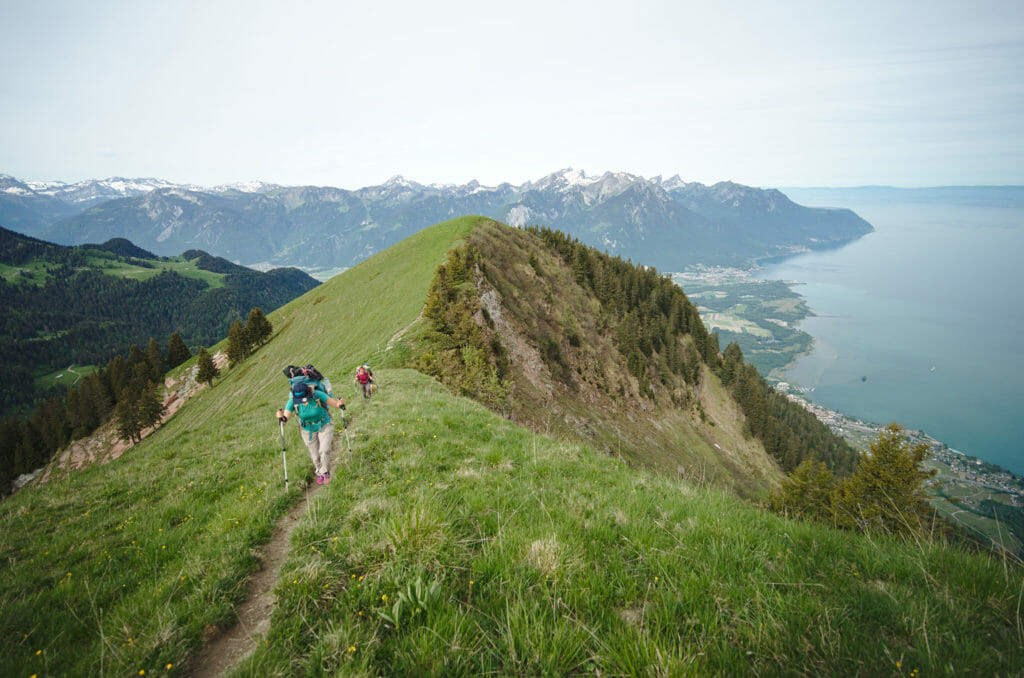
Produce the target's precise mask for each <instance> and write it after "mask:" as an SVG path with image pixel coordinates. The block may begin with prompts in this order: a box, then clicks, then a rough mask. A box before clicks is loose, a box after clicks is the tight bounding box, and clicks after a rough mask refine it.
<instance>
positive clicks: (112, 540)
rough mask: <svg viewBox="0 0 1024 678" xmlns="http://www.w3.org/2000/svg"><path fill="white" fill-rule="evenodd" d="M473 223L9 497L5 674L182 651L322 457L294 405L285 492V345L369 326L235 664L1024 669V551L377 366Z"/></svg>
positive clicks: (623, 670) (331, 289)
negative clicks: (802, 509)
mask: <svg viewBox="0 0 1024 678" xmlns="http://www.w3.org/2000/svg"><path fill="white" fill-rule="evenodd" d="M476 223H477V220H476V219H473V218H468V219H461V220H456V221H453V222H446V223H444V224H440V225H438V226H436V227H433V228H431V229H427V230H425V231H422V232H420V233H419V234H417V235H416V236H414V237H412V238H410V239H408V240H406V241H403V242H402V243H400V244H399V245H397V246H395V247H393V248H391V249H389V250H387V251H385V252H382V253H381V254H379V255H377V256H376V257H374V258H372V259H370V260H368V261H366V262H364V263H362V264H360V265H359V266H357V267H355V268H353V269H351V270H349V271H347V272H346V273H344V274H342V275H340V276H338V277H336V278H334V279H332V280H331V281H330V282H328V283H326V284H324V285H322V286H321V287H319V288H317V289H315V290H313V291H312V292H310V293H309V294H307V295H305V296H304V297H301V298H299V299H297V300H295V301H294V302H292V303H290V304H289V305H287V306H286V307H284V308H282V309H280V310H279V311H277V312H275V313H274V314H272V315H271V316H270V317H271V320H272V321H273V323H274V325H275V328H276V329H277V333H276V334H275V337H274V338H273V340H272V341H271V342H270V343H268V344H267V345H266V346H265V347H264V348H263V349H261V350H260V351H259V352H258V353H256V354H255V355H254V356H252V357H251V358H249V359H248V360H247V361H246V362H245V363H243V364H242V365H240V366H238V367H236V368H234V369H233V370H231V371H229V372H228V373H227V374H226V375H225V376H224V378H223V379H222V380H220V381H218V382H217V384H216V386H215V387H214V388H213V389H204V390H202V391H201V392H200V393H199V394H198V395H196V396H195V397H194V398H193V399H192V400H190V401H189V402H188V404H187V405H186V406H185V407H184V408H183V409H182V410H181V411H180V412H179V413H178V414H177V415H176V416H175V417H174V418H173V419H171V420H170V421H169V422H168V423H167V424H166V425H165V426H164V427H163V428H162V429H161V430H160V431H158V432H157V433H155V434H154V435H152V436H151V437H149V438H147V439H146V440H145V441H143V443H142V444H140V445H138V446H136V447H135V448H133V449H132V450H131V451H130V452H128V453H127V454H125V455H124V456H123V457H121V458H120V459H118V460H116V461H114V462H112V463H110V464H107V465H103V466H96V467H93V468H89V469H86V470H83V471H82V472H80V473H77V474H74V475H72V476H71V477H69V478H67V479H64V480H61V481H58V482H55V483H52V484H50V485H47V486H43V487H33V488H28V489H26V490H24V491H21V492H19V493H18V494H16V495H14V496H13V497H11V498H10V499H8V500H7V501H5V502H3V504H0V563H2V565H0V567H2V570H0V637H2V638H3V641H2V643H0V675H4V676H8V675H10V676H20V675H25V676H28V675H32V674H36V675H40V676H42V675H83V676H84V675H107V674H112V675H142V674H141V672H143V671H144V672H145V675H147V676H152V675H179V674H183V673H185V672H186V671H187V667H188V662H189V661H190V659H191V658H192V657H194V656H195V653H196V652H197V651H198V649H199V647H200V646H201V644H202V639H203V637H204V635H205V634H206V633H208V632H209V630H210V629H211V628H212V627H216V626H225V625H227V624H230V623H231V621H232V620H233V616H234V612H233V609H234V605H235V604H236V603H237V602H238V601H239V599H240V598H241V597H242V595H243V592H244V588H245V587H244V583H245V579H246V577H247V575H248V574H249V573H251V572H252V571H253V570H254V569H255V568H256V567H258V555H257V554H258V548H259V545H260V544H261V543H263V542H265V541H266V540H267V539H268V538H269V536H270V534H271V531H272V529H273V526H274V524H275V523H276V521H277V520H278V519H279V518H280V517H281V516H282V515H283V514H284V513H285V512H286V511H287V509H288V507H289V506H291V505H294V504H295V503H296V502H297V501H298V499H299V493H300V489H299V488H298V485H299V484H300V483H299V480H300V479H301V478H303V477H305V478H306V479H308V478H309V474H310V464H309V461H308V457H307V454H306V451H305V448H304V447H302V446H301V444H300V443H299V442H298V439H297V435H296V433H295V431H294V429H292V430H289V431H287V434H288V438H287V445H288V461H289V476H290V478H291V480H292V485H291V491H290V492H289V493H286V492H285V490H284V486H283V482H282V469H281V450H280V445H281V443H280V436H279V429H278V427H277V425H276V422H275V421H274V420H273V416H272V412H273V410H274V409H275V408H277V407H279V406H280V405H281V403H282V401H283V399H284V398H283V397H282V396H283V395H284V391H285V389H284V380H283V377H282V376H281V373H280V370H281V367H283V366H284V365H286V364H288V363H296V364H297V363H305V362H313V363H314V364H316V365H317V366H318V367H320V368H321V369H322V370H324V371H325V372H326V373H327V374H328V375H329V376H331V377H333V380H334V382H335V392H336V393H338V392H344V391H345V390H346V389H348V388H349V386H348V384H349V383H350V382H349V380H350V379H351V374H352V369H353V368H354V367H355V365H357V364H358V363H359V362H361V361H362V360H364V359H365V358H366V357H367V356H368V355H370V354H372V353H373V352H375V351H381V353H380V354H378V355H377V356H375V357H374V358H373V363H374V365H375V373H376V374H377V376H378V379H379V381H380V382H381V384H382V387H381V389H380V391H379V393H378V395H377V397H375V398H374V399H373V400H372V401H369V402H365V401H362V400H355V401H353V402H352V407H351V408H350V415H351V426H350V433H351V434H352V451H351V454H349V453H348V452H347V451H346V450H345V442H344V436H343V435H342V433H341V431H339V432H338V434H337V436H336V442H335V450H336V451H337V452H338V455H337V456H338V463H337V466H336V469H335V479H334V481H333V482H332V483H331V484H329V485H327V486H325V487H323V488H322V489H321V491H320V492H319V493H318V494H317V495H316V496H315V497H314V498H313V499H312V501H311V503H310V506H309V510H308V512H307V515H306V516H305V518H304V519H303V521H302V523H301V524H300V525H299V526H298V528H297V529H296V531H295V532H294V533H293V536H292V553H291V556H290V557H289V560H288V561H287V562H286V564H285V567H284V570H283V572H282V576H281V577H280V580H279V582H278V584H277V587H276V593H277V604H276V607H275V610H274V613H273V616H272V619H271V627H270V631H269V634H268V636H267V638H266V642H265V643H264V644H263V645H261V646H259V647H258V649H257V651H256V653H255V654H254V655H253V656H252V657H251V658H249V659H248V660H247V661H246V662H245V663H244V664H243V665H242V666H241V667H239V669H238V673H239V674H240V675H280V676H293V675H445V676H448V675H478V674H481V673H492V674H498V675H540V674H545V675H572V674H594V675H608V674H614V675H708V674H713V675H743V674H769V675H779V674H783V675H821V674H827V675H926V674H940V675H979V676H980V675H984V676H991V675H1017V674H1020V673H1021V672H1022V671H1024V650H1022V643H1024V636H1022V633H1024V631H1022V629H1024V621H1022V618H1021V594H1022V591H1024V578H1022V576H1021V573H1020V572H1019V571H1018V570H1015V569H1012V568H1010V567H1008V566H1006V565H1005V564H1004V563H1001V562H997V561H994V560H991V559H988V558H984V557H980V556H976V555H966V554H964V553H962V552H959V551H956V550H952V549H949V548H944V547H941V546H933V545H927V544H922V545H914V544H905V543H896V542H890V541H886V540H868V539H865V538H860V537H856V536H851V535H848V534H843V533H838V532H835V531H832V530H829V529H827V528H825V527H822V526H815V525H809V524H804V523H798V522H793V521H788V520H784V519H782V518H779V517H776V516H774V515H771V514H767V513H764V512H762V511H760V510H757V509H756V508H754V507H752V506H750V505H748V504H746V503H744V502H742V501H740V500H738V499H736V498H735V497H733V496H731V495H728V494H726V493H724V492H719V491H715V490H708V489H701V488H698V487H696V486H694V485H692V484H689V483H686V482H684V481H681V480H673V479H668V478H666V477H665V476H658V475H653V474H651V473H648V472H645V471H639V470H634V469H631V468H629V467H627V466H626V464H624V463H623V462H621V461H619V460H617V459H615V458H613V457H609V456H608V455H606V454H603V453H598V452H595V451H594V450H593V449H591V448H589V447H586V446H582V445H576V444H569V443H565V442H559V441H555V440H553V439H551V438H548V437H544V436H540V435H537V434H534V433H532V432H529V431H527V430H525V429H523V428H520V427H518V426H516V425H514V424H513V423H511V422H508V421H506V420H503V419H501V418H499V417H497V416H496V415H494V414H492V413H491V412H489V411H487V410H485V409H484V408H482V407H481V406H480V405H478V404H477V403H475V402H473V401H470V400H467V399H464V398H458V397H453V396H452V395H450V394H449V393H448V392H447V391H446V390H445V389H443V388H442V387H441V386H440V385H438V384H437V383H435V382H434V381H432V380H431V379H429V378H427V377H425V376H423V375H421V374H418V373H416V372H413V371H411V370H404V369H387V368H386V367H385V368H378V367H377V366H378V365H387V363H388V362H390V361H391V360H392V359H391V358H389V357H387V356H390V354H391V353H393V352H397V351H400V350H401V349H395V351H392V352H385V351H383V349H384V346H385V345H386V344H387V342H388V340H389V339H390V338H392V337H394V336H395V335H397V334H399V333H400V332H401V331H402V330H403V329H405V328H407V327H408V326H409V325H410V324H411V323H413V322H414V320H415V318H416V317H417V315H418V313H419V311H420V308H421V306H422V304H423V301H424V298H425V295H426V291H427V286H428V284H429V281H430V278H431V276H432V273H433V270H434V268H435V267H436V266H437V264H438V263H440V262H441V261H442V260H443V258H444V253H445V251H446V250H447V249H448V248H449V247H450V246H452V245H453V244H454V243H456V242H457V241H459V240H460V239H463V238H466V237H467V236H468V235H469V234H470V233H471V231H472V230H473V228H474V226H475V225H476ZM350 393H351V392H350ZM915 672H919V673H915Z"/></svg>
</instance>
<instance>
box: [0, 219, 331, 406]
mask: <svg viewBox="0 0 1024 678" xmlns="http://www.w3.org/2000/svg"><path fill="white" fill-rule="evenodd" d="M146 255H149V257H152V258H144V257H146ZM181 259H183V260H187V261H192V260H194V261H195V265H196V266H197V267H198V269H200V270H202V271H207V272H210V273H211V274H217V276H216V277H219V278H220V279H221V280H220V282H221V284H220V285H219V286H213V285H211V284H210V283H209V282H208V281H207V280H204V279H201V278H194V277H186V276H185V275H182V274H180V273H178V272H177V271H175V270H162V271H160V272H159V273H156V274H155V275H152V276H151V277H148V278H146V279H144V280H137V279H133V278H130V277H125V276H123V275H116V274H111V273H110V269H111V267H113V266H115V265H130V266H133V267H142V268H160V266H159V264H160V263H161V262H166V261H167V259H166V258H158V257H155V256H154V255H151V254H149V253H148V252H146V251H145V250H141V249H139V248H136V247H135V246H134V245H132V244H131V243H129V242H128V241H125V240H123V239H116V240H112V241H109V242H108V243H104V244H103V245H85V246H79V247H63V246H60V245H54V244H51V243H46V242H44V241H41V240H36V239H34V238H29V237H26V236H22V235H19V234H16V233H13V232H11V231H7V230H5V229H0V265H3V266H4V267H5V268H6V271H7V274H6V275H5V276H4V277H3V279H2V280H0V305H2V307H3V308H4V309H5V312H4V314H3V318H2V320H0V360H2V361H3V364H4V366H5V369H4V370H3V371H2V373H0V414H4V415H7V414H24V413H27V412H28V411H29V410H30V409H31V407H32V406H33V404H34V403H35V402H36V401H37V400H40V399H46V398H48V397H51V396H54V395H62V394H63V389H57V388H54V387H45V386H39V385H38V383H37V380H38V378H39V377H40V376H42V375H44V374H47V373H50V372H52V371H54V370H57V369H61V368H65V367H67V366H68V365H70V364H75V365H102V364H105V363H107V362H108V361H109V360H110V359H111V358H112V357H113V356H115V355H121V354H124V353H126V352H127V350H128V347H129V346H130V345H132V344H137V345H146V343H147V341H148V339H149V338H150V337H153V336H168V335H170V334H171V333H173V332H177V333H179V334H180V336H181V338H182V339H183V340H184V342H185V344H187V345H189V346H192V347H196V346H201V345H206V346H208V345H211V344H214V343H216V342H218V341H220V340H221V339H223V338H224V337H225V336H226V335H227V333H228V328H229V327H230V325H231V323H232V321H234V320H236V319H240V318H244V316H245V314H246V313H248V311H249V309H251V308H253V307H261V308H264V309H267V311H268V312H269V311H271V310H273V309H275V308H277V307H279V306H281V305H282V304H285V303H287V302H288V301H290V300H292V299H294V298H295V297H297V296H299V295H300V294H303V293H305V292H307V291H308V290H310V289H312V288H313V287H315V286H316V285H317V284H318V283H317V281H316V280H315V279H313V278H311V277H310V276H308V275H306V274H305V273H302V272H301V271H299V270H297V269H275V270H272V271H269V272H266V273H261V272H258V271H254V270H251V269H248V268H245V267H243V266H238V265H236V264H233V263H231V262H229V261H227V260H225V259H220V258H218V257H212V256H210V255H209V254H206V253H205V252H201V251H198V250H193V251H189V252H186V253H185V254H184V255H183V256H182V257H181ZM211 277H215V276H211Z"/></svg>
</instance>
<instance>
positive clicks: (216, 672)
mask: <svg viewBox="0 0 1024 678" xmlns="http://www.w3.org/2000/svg"><path fill="white" fill-rule="evenodd" d="M321 487H322V486H320V485H313V484H310V485H309V486H307V487H306V491H305V493H304V494H303V496H302V500H301V501H300V502H299V503H298V504H296V505H295V506H294V507H292V508H291V509H290V510H289V511H288V513H287V514H285V516H284V517H283V518H282V519H281V520H280V521H279V522H278V523H277V526H276V527H275V528H274V534H273V536H271V538H270V541H268V542H267V543H266V544H265V545H264V546H263V548H262V552H263V564H262V566H261V567H260V569H259V570H258V571H256V572H254V573H253V574H252V575H251V576H250V577H249V583H248V585H247V593H246V597H245V600H244V601H243V602H242V603H240V604H239V606H238V609H237V613H238V621H237V622H236V623H235V625H234V626H232V627H231V628H228V629H225V630H224V631H222V632H219V633H216V634H215V635H214V636H213V637H212V638H210V639H208V640H207V641H206V642H205V643H204V644H203V649H202V650H200V652H199V654H198V655H196V657H195V659H194V660H193V661H192V667H193V668H192V670H191V671H190V672H189V675H191V676H195V677H196V678H213V677H215V676H222V675H224V674H226V673H227V672H228V670H230V669H231V668H233V667H234V666H235V665H237V664H238V662H240V661H241V660H242V659H244V658H245V657H247V656H249V654H251V653H252V651H253V650H254V649H256V643H257V641H258V640H259V639H260V638H262V637H263V636H265V635H266V634H267V631H268V630H269V628H270V614H271V612H272V611H273V609H274V601H275V596H274V584H275V583H276V582H277V579H278V577H279V576H280V574H281V566H282V565H283V564H284V561H285V559H286V558H287V557H288V553H289V547H290V544H291V536H292V531H294V530H295V527H296V526H297V525H298V524H299V519H300V518H301V517H302V516H303V514H305V513H306V512H307V510H308V507H309V502H310V500H311V499H312V498H313V495H314V494H316V493H317V492H318V491H319V490H320V489H321Z"/></svg>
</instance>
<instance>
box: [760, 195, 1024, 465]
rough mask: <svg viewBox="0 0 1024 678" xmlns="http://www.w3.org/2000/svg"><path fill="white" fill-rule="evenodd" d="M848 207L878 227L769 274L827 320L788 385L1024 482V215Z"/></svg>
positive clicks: (807, 324) (931, 207)
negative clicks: (1023, 429)
mask: <svg viewBox="0 0 1024 678" xmlns="http://www.w3.org/2000/svg"><path fill="white" fill-rule="evenodd" d="M794 199H795V200H797V201H798V202H800V203H801V204H808V205H821V204H825V203H821V202H818V203H815V202H810V201H808V199H807V198H806V197H804V198H802V199H801V197H799V196H794ZM843 206H845V207H850V208H852V209H853V210H855V211H856V212H857V213H858V214H860V215H861V216H862V217H864V218H865V219H867V220H868V221H869V222H871V224H872V225H874V227H875V228H876V232H875V233H873V234H871V235H868V236H865V237H864V238H862V239H860V240H858V241H857V242H854V243H852V244H850V245H847V246H846V247H843V248H841V249H837V250H831V251H827V252H816V253H810V254H804V255H799V256H796V257H793V258H790V259H787V260H785V261H782V262H780V263H777V264H773V265H770V266H767V267H765V269H764V270H763V271H762V274H761V275H762V277H764V278H765V279H781V280H787V281H798V282H799V283H801V284H799V285H797V286H795V287H794V289H795V290H796V291H797V292H799V293H800V294H801V295H803V296H804V298H805V299H806V300H807V303H808V305H809V306H810V307H811V308H812V309H813V311H814V312H815V314H816V315H815V316H814V317H809V318H807V319H806V320H805V321H804V322H803V323H802V324H801V329H803V330H804V331H806V332H808V333H809V334H810V335H812V336H813V337H814V338H815V340H816V342H815V348H814V350H813V351H812V353H810V354H809V355H807V356H804V357H803V358H801V359H799V360H798V361H797V362H796V364H795V365H794V366H793V367H792V368H791V369H790V370H789V371H788V372H786V373H785V375H784V378H785V379H786V380H787V381H789V382H790V383H793V384H797V385H800V386H804V387H806V388H808V389H813V391H811V392H809V393H808V395H809V397H810V398H811V399H812V400H814V401H815V402H817V403H820V404H821V405H824V406H825V407H828V408H831V409H835V410H838V411H840V412H844V413H847V414H850V415H853V416H856V417H860V418H863V419H867V420H870V421H873V422H877V423H888V422H890V421H896V422H899V423H900V424H902V425H904V426H906V427H908V428H913V429H921V430H924V431H925V432H927V433H928V434H929V435H932V436H934V437H935V438H938V439H939V440H941V441H943V442H945V443H946V444H948V445H949V446H950V447H953V448H955V449H957V450H960V451H962V452H965V453H967V454H971V455H974V456H977V457H980V458H982V459H985V460H986V461H990V462H993V463H996V464H999V465H1001V466H1003V467H1005V468H1008V469H1010V470H1012V471H1014V472H1015V473H1019V474H1024V446H1022V445H1021V443H1020V439H1021V434H1020V431H1019V430H1018V429H1019V427H1020V426H1021V425H1022V424H1024V393H1022V389H1024V341H1022V338H1024V304H1022V301H1021V296H1022V290H1024V273H1022V270H1024V266H1022V261H1021V260H1022V257H1024V209H1020V208H993V207H965V206H960V205H942V204H912V205H911V204H886V205H881V204H870V203H864V204H854V203H851V202H849V201H847V202H844V203H843Z"/></svg>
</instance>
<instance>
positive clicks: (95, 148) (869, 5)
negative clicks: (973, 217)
mask: <svg viewBox="0 0 1024 678" xmlns="http://www.w3.org/2000/svg"><path fill="white" fill-rule="evenodd" d="M0 63H2V64H3V66H2V68H0V100H2V102H3V105H2V106H0V173H6V174H11V175H14V176H16V177H19V178H22V179H58V180H64V181H76V180H80V179H85V178H103V177H108V176H126V177H156V178H162V179H169V180H172V181H180V182H191V183H197V184H204V185H213V184H219V183H227V182H235V181H249V180H263V181H270V182H276V183H283V184H318V185H331V186H340V187H343V188H358V187H361V186H366V185H370V184H376V183H381V182H383V181H384V180H386V179H387V178H388V177H390V176H392V175H394V174H402V175H404V176H406V177H408V178H411V179H415V180H417V181H420V182H423V183H432V182H442V183H445V182H451V183H464V182H466V181H469V180H471V179H477V180H479V181H481V182H482V183H485V184H491V185H493V184H495V183H498V182H500V181H511V182H513V183H519V182H522V181H526V180H532V179H537V178H540V177H541V176H544V175H546V174H548V173H550V172H553V171H556V170H558V169H561V168H564V167H570V166H571V167H575V168H577V169H583V170H585V171H587V172H588V173H591V174H592V173H600V172H604V171H606V170H613V171H628V172H632V173H636V174H642V175H644V176H653V175H657V174H661V175H664V176H670V175H672V174H679V175H680V176H682V178H683V179H685V180H687V181H700V182H703V183H713V182H715V181H720V180H726V179H729V180H734V181H738V182H740V183H744V184H749V185H752V186H762V187H766V186H849V185H864V184H890V185H897V186H930V185H949V184H1024V2H1022V1H1021V0H1010V1H1006V2H979V1H977V0H970V1H967V0H958V1H956V2H947V1H944V0H928V1H921V2H916V1H915V2H909V1H902V0H884V1H875V0H857V1H855V2H835V1H829V0H812V1H807V2H803V1H786V0H782V1H780V2H764V1H763V0H752V1H749V2H727V1H726V2H719V1H717V0H701V1H700V2H683V1H679V0H667V1H665V2H647V1H643V0H639V1H638V0H632V1H630V2H626V1H625V0H619V1H618V2H604V1H601V0H588V1H587V2H561V1H558V0H545V1H544V2H533V1H532V0H518V1H517V2H508V3H499V2H481V1H480V0H473V1H466V2H453V1H449V0H433V1H430V2H422V1H416V2H404V1H403V2H386V1H384V2H378V3H370V2H365V1H360V2H342V1H338V2H299V1H290V2H263V1H259V0H245V1H244V2H225V1H219V0H203V1H201V2H186V1H182V0H174V1H164V2H157V1H155V0H154V1H152V2H150V1H146V0H142V1H140V0H130V1H127V2H122V1H110V0H104V1H103V2H84V1H81V2H49V1H45V0H32V1H31V2H29V1H26V0H0Z"/></svg>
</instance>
